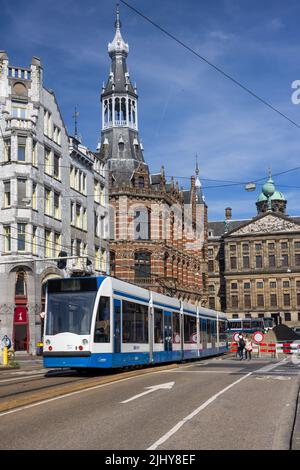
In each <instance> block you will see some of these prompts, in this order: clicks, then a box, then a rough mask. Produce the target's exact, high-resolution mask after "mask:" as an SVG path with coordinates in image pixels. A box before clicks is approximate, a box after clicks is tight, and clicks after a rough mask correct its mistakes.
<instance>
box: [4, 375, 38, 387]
mask: <svg viewBox="0 0 300 470" xmlns="http://www.w3.org/2000/svg"><path fill="white" fill-rule="evenodd" d="M40 375H45V372H39V373H38V374H34V375H24V377H15V378H13V379H3V380H0V385H1V384H2V383H7V382H16V381H20V380H27V379H32V378H33V377H39V376H40Z"/></svg>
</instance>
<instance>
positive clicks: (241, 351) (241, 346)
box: [238, 333, 245, 361]
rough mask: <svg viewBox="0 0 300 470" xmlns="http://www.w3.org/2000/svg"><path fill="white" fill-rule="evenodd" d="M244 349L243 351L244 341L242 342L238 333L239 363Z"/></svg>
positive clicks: (242, 339) (241, 336) (242, 338)
mask: <svg viewBox="0 0 300 470" xmlns="http://www.w3.org/2000/svg"><path fill="white" fill-rule="evenodd" d="M244 349H245V340H244V336H243V335H242V333H240V334H239V336H238V353H239V356H240V361H241V360H242V359H243V356H244Z"/></svg>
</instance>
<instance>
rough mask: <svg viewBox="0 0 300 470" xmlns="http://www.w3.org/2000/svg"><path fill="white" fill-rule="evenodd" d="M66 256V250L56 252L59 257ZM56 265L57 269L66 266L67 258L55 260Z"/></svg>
mask: <svg viewBox="0 0 300 470" xmlns="http://www.w3.org/2000/svg"><path fill="white" fill-rule="evenodd" d="M66 256H68V253H67V252H66V251H60V252H59V253H58V257H59V258H65V257H66ZM57 267H58V269H65V268H66V267H67V260H66V259H60V260H58V261H57Z"/></svg>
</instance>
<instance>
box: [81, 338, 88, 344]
mask: <svg viewBox="0 0 300 470" xmlns="http://www.w3.org/2000/svg"><path fill="white" fill-rule="evenodd" d="M82 344H83V345H84V346H86V345H87V344H88V340H87V339H85V338H84V339H83V340H82Z"/></svg>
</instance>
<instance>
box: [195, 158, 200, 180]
mask: <svg viewBox="0 0 300 470" xmlns="http://www.w3.org/2000/svg"><path fill="white" fill-rule="evenodd" d="M195 173H196V175H197V176H199V165H198V154H197V153H196V170H195Z"/></svg>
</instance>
